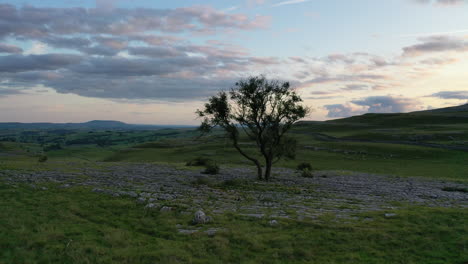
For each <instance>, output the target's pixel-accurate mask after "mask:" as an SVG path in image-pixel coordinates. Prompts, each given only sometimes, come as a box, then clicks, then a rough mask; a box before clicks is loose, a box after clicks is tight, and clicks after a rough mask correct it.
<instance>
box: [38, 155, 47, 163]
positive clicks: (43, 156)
mask: <svg viewBox="0 0 468 264" xmlns="http://www.w3.org/2000/svg"><path fill="white" fill-rule="evenodd" d="M47 159H48V158H47V156H46V155H42V156H40V157H39V159H38V160H37V161H38V162H41V163H43V162H46V161H47Z"/></svg>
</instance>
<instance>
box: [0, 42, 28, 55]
mask: <svg viewBox="0 0 468 264" xmlns="http://www.w3.org/2000/svg"><path fill="white" fill-rule="evenodd" d="M0 53H23V49H22V48H20V47H17V46H14V45H9V44H4V43H0Z"/></svg>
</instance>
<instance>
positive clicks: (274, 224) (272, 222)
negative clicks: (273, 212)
mask: <svg viewBox="0 0 468 264" xmlns="http://www.w3.org/2000/svg"><path fill="white" fill-rule="evenodd" d="M268 223H269V224H270V225H271V226H277V225H279V223H278V221H276V220H274V219H273V220H270V222H268Z"/></svg>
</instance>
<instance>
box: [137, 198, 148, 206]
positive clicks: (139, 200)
mask: <svg viewBox="0 0 468 264" xmlns="http://www.w3.org/2000/svg"><path fill="white" fill-rule="evenodd" d="M137 203H139V204H144V203H146V198H145V197H140V198H138V199H137Z"/></svg>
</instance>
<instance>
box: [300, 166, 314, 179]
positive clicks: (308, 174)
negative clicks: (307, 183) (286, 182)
mask: <svg viewBox="0 0 468 264" xmlns="http://www.w3.org/2000/svg"><path fill="white" fill-rule="evenodd" d="M301 177H304V178H313V177H314V175H313V174H312V171H311V170H309V169H307V168H306V169H303V170H302V172H301Z"/></svg>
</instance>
